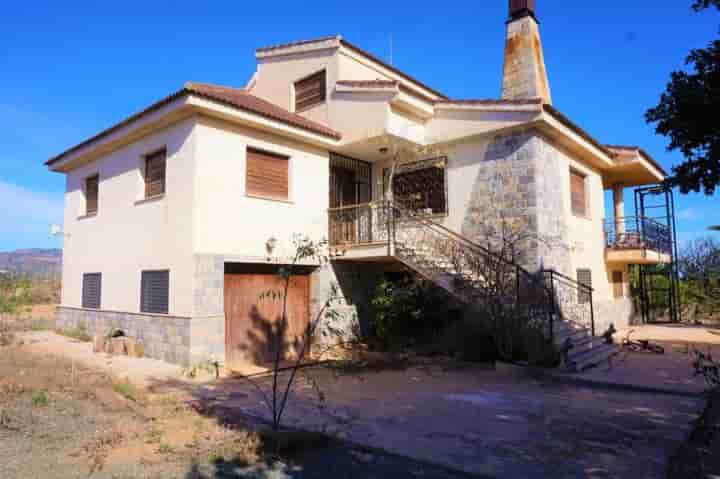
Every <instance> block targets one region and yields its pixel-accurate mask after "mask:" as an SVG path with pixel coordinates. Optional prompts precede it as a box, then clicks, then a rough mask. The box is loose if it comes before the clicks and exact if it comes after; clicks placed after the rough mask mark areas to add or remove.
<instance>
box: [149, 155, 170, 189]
mask: <svg viewBox="0 0 720 479" xmlns="http://www.w3.org/2000/svg"><path fill="white" fill-rule="evenodd" d="M165 157H166V151H165V150H160V151H157V152H155V153H152V154H150V155H147V156H146V157H145V198H152V197H153V196H159V195H162V194H164V193H165Z"/></svg>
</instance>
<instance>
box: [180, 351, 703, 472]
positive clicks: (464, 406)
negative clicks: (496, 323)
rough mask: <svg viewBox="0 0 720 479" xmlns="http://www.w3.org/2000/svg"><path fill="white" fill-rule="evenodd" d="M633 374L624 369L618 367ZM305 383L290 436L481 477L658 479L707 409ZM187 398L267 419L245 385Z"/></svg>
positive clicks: (441, 373)
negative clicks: (296, 432)
mask: <svg viewBox="0 0 720 479" xmlns="http://www.w3.org/2000/svg"><path fill="white" fill-rule="evenodd" d="M668 358H669V356H667V357H666V356H661V357H658V358H655V361H656V362H661V361H663V360H666V359H668ZM673 360H674V358H673ZM635 364H636V362H635V361H634V360H633V358H628V359H626V361H625V364H624V365H623V366H622V367H625V368H632V367H635ZM637 366H638V367H639V368H640V369H645V368H646V367H647V365H646V363H644V361H639V362H637ZM686 366H687V367H686V369H683V370H682V371H680V374H682V375H683V376H688V375H692V369H691V367H690V364H689V360H688V362H687V363H686ZM304 374H305V375H307V376H309V377H304V376H303V377H301V379H300V380H299V382H298V387H297V388H296V390H295V395H294V399H293V401H292V403H291V406H290V407H289V408H288V411H287V415H286V418H285V419H286V422H287V424H289V425H290V426H292V427H297V428H301V429H305V430H315V431H324V432H328V433H330V434H335V435H339V436H340V437H343V438H346V439H348V440H351V441H353V442H356V443H362V444H368V445H372V446H374V447H379V448H382V449H384V450H387V451H391V452H393V453H397V454H401V455H404V456H408V457H413V458H416V459H418V460H421V461H427V462H432V463H435V464H440V465H444V466H447V467H452V468H455V469H461V470H463V471H465V472H467V473H470V474H475V475H480V476H483V477H498V478H500V477H512V478H537V477H553V478H611V477H612V478H615V477H617V478H625V477H633V478H634V479H640V478H661V477H664V476H665V470H666V467H667V459H668V457H669V456H670V455H671V454H672V453H673V452H674V451H675V450H676V449H677V448H678V447H679V446H680V445H681V444H682V443H683V442H684V441H685V439H686V437H687V434H688V433H689V431H690V430H691V427H692V424H693V421H694V420H695V419H696V418H697V417H698V414H699V412H700V411H701V409H702V407H703V404H704V401H703V399H702V397H701V396H700V395H698V394H697V393H696V392H692V391H685V390H678V391H676V392H675V394H661V393H657V392H650V391H648V392H638V391H633V390H626V389H623V388H607V387H605V386H604V385H602V384H600V385H598V386H593V385H592V384H587V385H586V384H582V385H578V384H572V383H566V382H562V381H557V380H555V379H554V378H539V379H533V378H530V377H520V376H518V375H513V374H508V373H507V372H506V371H502V372H501V371H496V370H491V369H482V368H478V366H477V365H462V364H459V363H456V362H452V361H448V362H447V363H446V364H443V363H442V362H441V361H437V360H433V361H431V362H429V363H427V364H424V365H423V364H414V365H411V366H409V367H403V368H402V369H398V370H383V371H362V370H360V371H353V370H344V369H342V368H340V369H338V368H328V367H323V368H310V369H308V370H306V371H304ZM261 384H262V385H263V386H264V387H265V388H267V387H268V386H269V384H268V383H267V381H265V382H264V383H263V382H262V381H261ZM318 391H321V393H322V394H320V395H319V394H318ZM188 393H189V394H190V395H191V396H192V397H193V398H194V401H195V403H196V404H198V405H201V406H202V407H204V408H206V410H207V411H208V412H207V414H210V415H213V416H217V417H222V418H223V421H225V422H227V423H232V422H233V421H236V420H239V419H240V418H242V417H247V416H266V412H265V408H264V407H263V405H262V403H261V397H260V395H259V394H258V393H257V392H256V391H255V390H254V389H252V388H250V387H249V386H248V384H247V382H246V381H245V382H244V381H242V380H237V379H227V380H223V381H220V382H219V383H214V384H212V385H207V386H205V387H201V388H193V389H192V390H188Z"/></svg>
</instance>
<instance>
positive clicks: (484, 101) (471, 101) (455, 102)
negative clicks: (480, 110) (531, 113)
mask: <svg viewBox="0 0 720 479" xmlns="http://www.w3.org/2000/svg"><path fill="white" fill-rule="evenodd" d="M541 103H542V100H541V99H540V98H528V99H519V100H504V99H463V100H437V101H435V104H436V105H437V104H449V105H540V104H541Z"/></svg>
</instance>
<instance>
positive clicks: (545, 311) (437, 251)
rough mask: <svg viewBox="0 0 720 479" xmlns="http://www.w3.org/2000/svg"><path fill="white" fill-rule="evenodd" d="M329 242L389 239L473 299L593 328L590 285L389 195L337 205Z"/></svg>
mask: <svg viewBox="0 0 720 479" xmlns="http://www.w3.org/2000/svg"><path fill="white" fill-rule="evenodd" d="M329 215H330V245H331V246H340V245H352V244H363V243H376V242H386V243H387V244H388V247H389V250H390V251H391V254H392V255H393V256H394V257H395V258H397V259H398V260H399V261H401V262H402V263H404V264H405V265H407V266H408V267H410V268H411V269H413V270H414V271H416V272H417V273H418V274H420V275H421V276H423V277H425V278H426V279H428V280H430V281H432V282H434V283H435V284H437V285H438V286H440V287H442V288H444V289H446V290H447V291H449V292H450V293H452V294H453V295H455V296H456V297H459V298H460V299H463V300H465V301H467V302H471V303H475V302H477V303H480V304H483V303H485V304H487V303H488V302H491V301H492V302H496V303H497V302H498V300H499V301H500V302H502V303H503V304H504V305H506V306H516V307H517V306H520V307H522V308H523V309H524V310H525V311H526V312H527V313H528V314H529V315H530V316H531V317H532V318H534V320H535V321H542V322H544V324H546V325H547V327H548V330H547V331H548V337H549V338H554V333H555V331H554V329H555V326H554V320H555V319H556V318H561V319H566V320H568V321H570V322H571V323H573V324H576V325H580V326H584V327H587V328H588V329H590V330H591V331H592V332H593V334H594V331H595V328H594V313H593V301H592V292H593V289H592V288H591V287H589V286H586V285H583V284H581V283H578V282H577V281H575V280H573V279H571V278H569V277H567V276H564V275H562V274H560V273H558V272H556V271H552V270H542V271H540V272H538V273H537V274H532V273H531V272H529V271H527V270H526V269H524V268H523V267H521V266H520V265H519V264H517V263H516V262H515V261H513V259H512V258H509V257H507V256H505V255H502V254H498V253H496V252H494V251H492V250H490V249H489V248H486V247H484V246H481V245H479V244H477V243H475V242H473V241H471V240H469V239H468V238H466V237H464V236H462V235H459V234H458V233H456V232H454V231H452V230H450V229H448V228H446V227H444V226H442V225H440V224H438V223H436V222H434V221H432V220H430V219H428V218H427V217H426V216H424V215H420V214H417V213H415V212H412V211H409V210H406V209H404V208H402V207H400V206H398V205H396V204H393V203H390V202H388V201H379V202H373V203H368V204H363V205H354V206H351V207H345V208H333V209H331V210H329Z"/></svg>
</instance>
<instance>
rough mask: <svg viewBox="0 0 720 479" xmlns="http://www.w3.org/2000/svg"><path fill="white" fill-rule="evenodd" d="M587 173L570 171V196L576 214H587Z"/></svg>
mask: <svg viewBox="0 0 720 479" xmlns="http://www.w3.org/2000/svg"><path fill="white" fill-rule="evenodd" d="M585 180H586V178H585V175H583V174H582V173H578V172H577V171H572V170H571V171H570V198H571V202H572V212H573V213H574V214H576V215H580V216H586V215H587V193H586V190H585V184H586V181H585Z"/></svg>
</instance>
